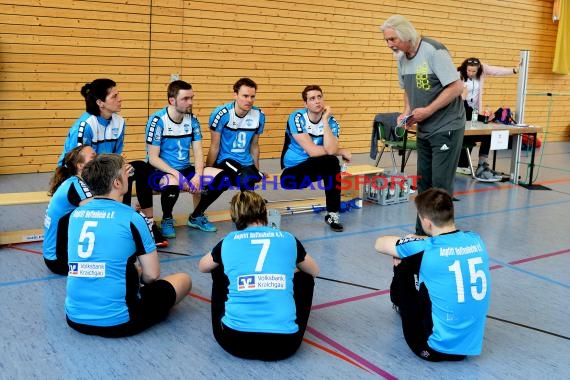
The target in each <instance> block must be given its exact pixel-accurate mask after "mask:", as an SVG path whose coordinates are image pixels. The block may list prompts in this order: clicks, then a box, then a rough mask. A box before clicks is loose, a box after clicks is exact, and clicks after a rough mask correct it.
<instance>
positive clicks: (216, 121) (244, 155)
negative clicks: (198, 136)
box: [209, 102, 265, 166]
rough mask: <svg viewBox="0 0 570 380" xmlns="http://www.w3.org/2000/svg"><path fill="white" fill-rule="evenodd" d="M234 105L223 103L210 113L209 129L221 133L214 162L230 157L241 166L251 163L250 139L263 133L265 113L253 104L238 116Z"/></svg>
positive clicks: (232, 103)
mask: <svg viewBox="0 0 570 380" xmlns="http://www.w3.org/2000/svg"><path fill="white" fill-rule="evenodd" d="M234 106H235V105H234V102H231V103H228V104H224V105H222V106H219V107H218V108H216V109H215V110H214V112H212V114H211V115H210V120H209V124H210V129H211V130H212V131H215V132H218V133H220V134H221V136H220V151H219V153H218V157H217V158H216V163H218V164H219V163H221V162H223V161H224V160H228V159H230V160H235V161H237V162H239V163H240V164H241V165H243V166H249V165H253V157H252V156H251V152H250V148H251V140H252V139H253V136H255V135H261V134H262V133H263V128H264V126H265V114H264V113H263V111H261V109H259V108H258V107H255V106H253V107H252V108H251V110H249V112H248V113H247V114H246V115H245V116H244V117H238V116H237V115H236V113H235V108H234Z"/></svg>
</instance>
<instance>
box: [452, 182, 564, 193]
mask: <svg viewBox="0 0 570 380" xmlns="http://www.w3.org/2000/svg"><path fill="white" fill-rule="evenodd" d="M562 182H570V178H561V179H553V180H549V181H541V182H534V183H533V185H548V184H553V183H562ZM519 187H521V186H520V185H515V184H505V185H501V186H499V187H487V188H484V189H471V190H466V191H455V192H454V193H453V195H465V194H476V193H486V192H488V191H499V190H508V189H514V188H519Z"/></svg>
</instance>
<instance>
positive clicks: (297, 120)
mask: <svg viewBox="0 0 570 380" xmlns="http://www.w3.org/2000/svg"><path fill="white" fill-rule="evenodd" d="M329 126H330V128H331V131H332V133H333V135H335V136H336V138H338V137H339V136H340V125H339V124H338V122H337V121H336V119H335V118H334V116H332V115H331V116H330V117H329ZM323 128H324V127H323V120H322V118H321V119H320V120H319V121H318V123H313V122H312V121H311V120H309V113H308V112H307V109H306V108H302V109H298V110H296V111H294V112H293V113H292V114H291V115H289V120H288V121H287V131H286V132H285V144H284V145H283V151H284V155H283V166H284V168H290V167H292V166H295V165H298V164H300V163H301V162H304V161H306V160H307V159H308V158H309V155H308V154H307V152H305V150H304V149H303V148H302V147H301V145H299V143H298V142H297V141H295V139H294V137H293V136H294V135H296V134H299V133H308V134H309V136H310V137H311V139H313V143H315V145H319V146H322V145H323V134H324V132H323Z"/></svg>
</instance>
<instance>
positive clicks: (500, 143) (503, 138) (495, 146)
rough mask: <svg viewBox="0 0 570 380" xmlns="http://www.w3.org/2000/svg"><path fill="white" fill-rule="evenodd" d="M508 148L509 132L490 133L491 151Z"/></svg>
mask: <svg viewBox="0 0 570 380" xmlns="http://www.w3.org/2000/svg"><path fill="white" fill-rule="evenodd" d="M508 147H509V131H492V132H491V150H501V149H507V148H508Z"/></svg>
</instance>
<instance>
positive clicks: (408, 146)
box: [372, 112, 417, 173]
mask: <svg viewBox="0 0 570 380" xmlns="http://www.w3.org/2000/svg"><path fill="white" fill-rule="evenodd" d="M399 115H400V114H399V113H398V112H391V113H379V114H377V115H376V117H375V118H374V123H373V126H372V127H373V128H374V129H375V130H374V131H373V136H374V133H376V134H377V135H376V136H377V137H378V141H379V142H380V143H381V147H378V153H377V157H376V166H378V164H379V163H380V159H381V158H382V155H383V154H384V150H386V148H390V151H391V152H392V165H393V171H394V172H396V157H395V155H394V151H395V150H398V152H399V153H400V155H401V156H402V164H401V166H400V169H401V170H400V171H401V172H402V173H403V172H404V169H405V167H406V164H407V163H408V159H409V158H410V155H411V153H412V151H414V150H417V146H416V141H415V140H410V139H408V131H407V130H403V135H402V136H398V133H397V131H396V126H397V118H398V116H399Z"/></svg>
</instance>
